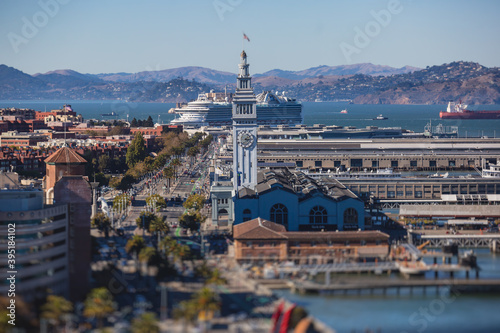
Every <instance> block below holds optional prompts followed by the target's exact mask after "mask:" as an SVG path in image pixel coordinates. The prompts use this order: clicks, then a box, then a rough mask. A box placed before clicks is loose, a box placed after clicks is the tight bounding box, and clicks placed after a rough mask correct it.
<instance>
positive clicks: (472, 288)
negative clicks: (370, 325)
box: [290, 279, 500, 294]
mask: <svg viewBox="0 0 500 333" xmlns="http://www.w3.org/2000/svg"><path fill="white" fill-rule="evenodd" d="M290 284H292V285H293V286H292V291H293V292H298V293H301V294H320V293H321V294H324V293H326V294H346V293H347V292H349V291H357V292H358V293H361V292H362V291H370V293H373V292H374V291H382V293H383V294H385V293H386V292H387V291H388V290H391V289H392V290H396V292H397V293H398V294H399V292H400V290H402V289H408V290H410V293H411V292H413V290H414V289H416V288H420V289H422V290H423V292H424V293H425V292H426V290H427V289H433V288H435V289H436V292H437V293H438V292H439V289H440V288H450V292H453V293H455V294H457V293H500V279H498V280H487V279H483V280H478V279H474V280H468V279H451V280H449V279H439V280H426V279H414V280H412V279H410V280H403V279H384V280H367V279H363V280H358V281H356V280H350V281H342V282H338V283H334V284H330V285H324V284H320V283H314V282H311V281H300V282H295V281H294V282H290Z"/></svg>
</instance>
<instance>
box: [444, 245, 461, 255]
mask: <svg viewBox="0 0 500 333" xmlns="http://www.w3.org/2000/svg"><path fill="white" fill-rule="evenodd" d="M443 252H444V253H449V254H452V255H454V256H457V255H458V244H457V243H455V242H453V241H448V243H446V244H445V245H443Z"/></svg>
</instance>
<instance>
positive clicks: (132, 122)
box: [130, 118, 138, 127]
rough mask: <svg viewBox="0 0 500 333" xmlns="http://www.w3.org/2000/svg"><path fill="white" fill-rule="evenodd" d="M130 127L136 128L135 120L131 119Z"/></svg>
mask: <svg viewBox="0 0 500 333" xmlns="http://www.w3.org/2000/svg"><path fill="white" fill-rule="evenodd" d="M130 127H138V125H137V119H135V118H134V119H132V121H131V122H130Z"/></svg>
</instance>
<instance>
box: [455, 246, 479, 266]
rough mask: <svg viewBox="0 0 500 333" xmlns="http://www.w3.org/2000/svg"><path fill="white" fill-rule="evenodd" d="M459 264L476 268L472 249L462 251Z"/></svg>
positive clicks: (475, 258) (475, 259)
mask: <svg viewBox="0 0 500 333" xmlns="http://www.w3.org/2000/svg"><path fill="white" fill-rule="evenodd" d="M459 264H460V265H462V266H467V267H471V268H477V267H478V266H477V257H476V255H475V254H474V251H473V250H470V251H467V252H465V253H464V255H463V256H462V257H461V258H460V260H459Z"/></svg>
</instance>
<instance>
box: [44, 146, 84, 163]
mask: <svg viewBox="0 0 500 333" xmlns="http://www.w3.org/2000/svg"><path fill="white" fill-rule="evenodd" d="M45 163H47V164H82V163H87V160H86V159H84V158H83V157H81V156H80V155H78V153H76V152H75V151H74V150H72V149H70V148H68V147H62V148H59V149H58V150H57V151H56V152H55V153H54V154H52V155H50V156H49V157H47V159H46V160H45Z"/></svg>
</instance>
